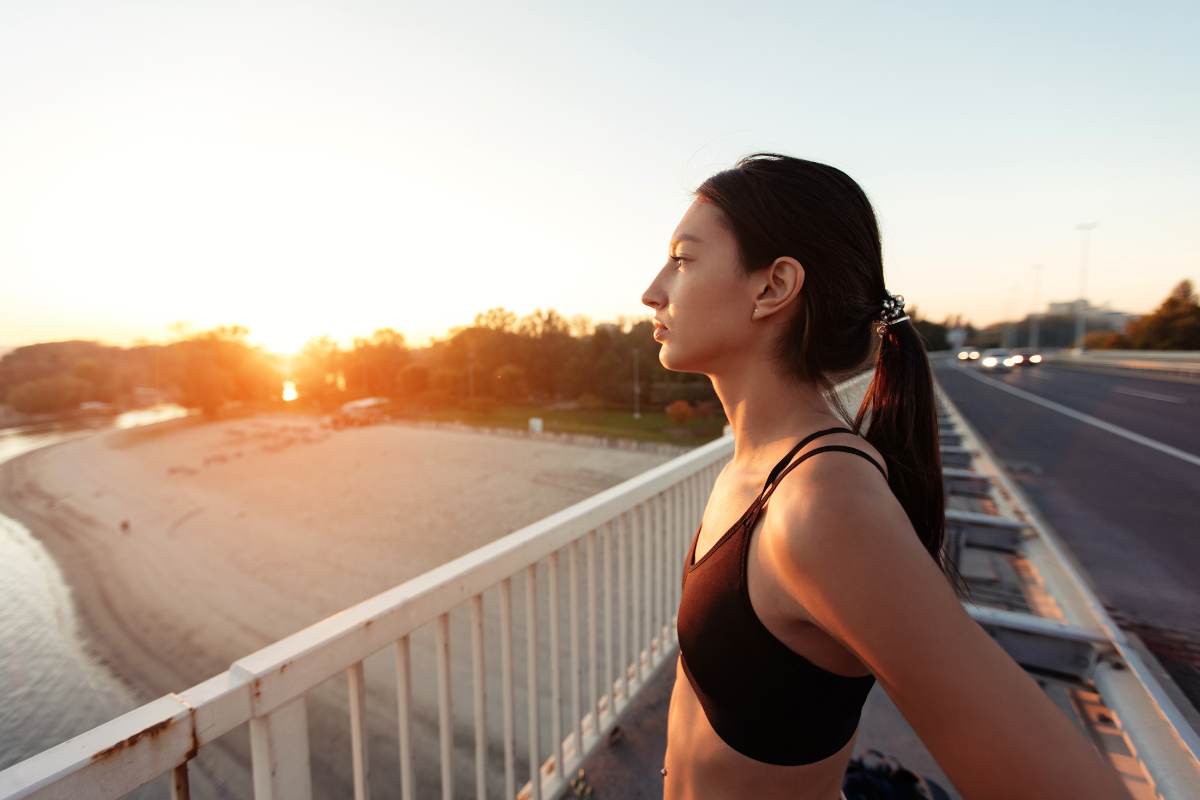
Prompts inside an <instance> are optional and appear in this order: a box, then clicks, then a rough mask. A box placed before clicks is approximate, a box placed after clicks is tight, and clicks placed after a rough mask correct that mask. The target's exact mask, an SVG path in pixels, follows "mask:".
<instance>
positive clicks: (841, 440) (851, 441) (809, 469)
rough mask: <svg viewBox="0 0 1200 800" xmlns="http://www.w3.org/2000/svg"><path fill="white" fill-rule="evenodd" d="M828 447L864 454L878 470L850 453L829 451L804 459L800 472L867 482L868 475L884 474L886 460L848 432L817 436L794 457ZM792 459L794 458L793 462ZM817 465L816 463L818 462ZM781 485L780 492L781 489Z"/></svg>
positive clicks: (869, 444) (855, 434) (886, 469)
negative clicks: (858, 478)
mask: <svg viewBox="0 0 1200 800" xmlns="http://www.w3.org/2000/svg"><path fill="white" fill-rule="evenodd" d="M839 427H844V426H839ZM828 445H840V446H842V447H850V448H853V449H855V450H857V451H859V452H860V453H862V454H863V455H866V456H867V457H868V458H870V459H871V460H872V461H874V462H875V463H876V464H878V465H879V469H875V468H874V467H872V466H871V465H870V464H868V463H866V461H864V460H863V458H862V456H859V455H854V454H852V453H844V455H843V452H844V451H839V450H833V451H824V452H821V453H817V454H816V455H814V456H812V457H810V458H808V459H805V464H804V471H805V472H806V473H808V474H810V475H819V476H822V477H830V476H831V474H832V475H837V476H838V477H852V476H855V475H859V474H861V475H862V476H864V477H865V479H867V480H869V479H870V475H871V474H874V476H875V478H876V479H878V478H879V477H880V471H881V470H882V472H883V477H884V478H886V477H887V475H888V465H887V461H886V460H885V459H884V458H883V454H882V453H880V452H879V450H877V449H876V448H875V446H874V445H873V444H871V443H870V442H868V441H867V440H866V438H864V437H863V436H860V435H859V434H857V433H854V432H852V431H847V432H845V433H842V432H837V433H829V434H826V435H824V436H821V437H819V438H817V439H814V440H813V441H811V442H809V443H808V444H807V445H805V447H804V449H802V450H801V451H800V452H799V453H798V454H797V457H802V456H803V455H804V454H805V453H806V452H809V451H813V450H816V449H817V448H820V447H826V446H828ZM793 460H794V459H793ZM818 462H819V463H818ZM856 467H866V470H862V469H856ZM782 488H783V487H782V486H781V487H780V489H781V490H782Z"/></svg>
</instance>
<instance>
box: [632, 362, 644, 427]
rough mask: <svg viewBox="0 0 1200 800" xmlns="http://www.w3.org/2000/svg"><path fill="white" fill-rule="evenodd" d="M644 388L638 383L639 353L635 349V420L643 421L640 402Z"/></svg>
mask: <svg viewBox="0 0 1200 800" xmlns="http://www.w3.org/2000/svg"><path fill="white" fill-rule="evenodd" d="M641 394H642V386H641V384H640V383H638V351H637V348H636V347H635V348H633V418H634V419H641V418H642V412H641V408H640V404H639V402H638V400H639V399H640V398H641Z"/></svg>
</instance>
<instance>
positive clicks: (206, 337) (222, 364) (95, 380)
mask: <svg viewBox="0 0 1200 800" xmlns="http://www.w3.org/2000/svg"><path fill="white" fill-rule="evenodd" d="M910 316H912V318H913V320H914V323H915V324H916V325H917V327H918V329H919V330H920V331H921V333H922V335H923V336H924V337H925V339H926V342H927V347H928V348H929V349H930V350H937V349H944V348H945V347H946V330H947V326H946V325H945V324H939V323H935V322H931V321H929V320H924V319H921V318H920V317H919V314H918V312H917V309H915V308H913V309H911V310H910ZM652 332H653V322H651V321H650V320H648V319H638V320H634V319H631V318H627V317H620V318H618V320H617V321H616V322H602V323H596V324H593V323H592V321H591V320H589V319H588V318H587V317H585V316H576V317H573V318H571V319H569V320H568V319H566V318H564V317H563V316H562V315H560V314H559V313H558V312H556V311H554V310H543V309H538V310H536V311H534V312H533V313H531V314H529V315H527V316H524V317H518V316H517V315H516V314H515V313H513V312H512V311H509V310H507V309H505V308H503V307H497V308H492V309H489V310H487V311H484V312H482V313H479V314H477V315H476V316H475V319H474V321H473V322H472V324H470V325H464V326H460V327H456V328H452V329H450V330H449V331H448V333H447V334H446V335H445V336H444V337H441V338H435V339H434V341H433V342H432V343H430V345H429V346H427V347H422V348H414V347H411V346H410V345H409V344H408V343H407V342H406V341H405V338H404V336H403V334H401V333H399V332H398V331H396V330H394V329H392V328H381V329H379V330H376V331H375V332H374V333H372V334H371V335H370V336H367V337H363V338H356V339H355V340H354V343H353V346H351V347H349V348H343V347H342V346H340V345H339V344H338V343H337V342H335V341H334V340H332V339H330V338H329V337H327V336H323V337H317V338H314V339H311V340H309V341H308V342H307V343H306V344H305V346H304V347H303V348H302V350H301V351H300V352H299V353H298V354H296V355H294V356H291V357H286V356H280V355H277V354H273V353H269V352H267V351H265V350H264V349H263V348H261V347H258V346H254V345H252V344H250V343H249V342H248V341H247V336H248V334H249V330H248V329H247V328H245V327H242V326H239V325H231V326H222V327H217V328H214V329H212V330H209V331H205V332H202V333H197V334H192V335H187V336H181V337H180V338H179V339H177V340H176V341H172V342H169V343H166V344H139V345H136V346H133V347H116V346H109V345H105V344H101V343H99V342H94V341H87V340H72V341H63V342H45V343H39V344H33V345H28V346H25V347H19V348H16V349H15V350H12V351H10V352H8V353H7V354H5V355H4V357H3V358H0V405H5V406H7V407H8V409H9V413H10V414H12V413H13V412H15V413H16V414H19V415H64V414H70V413H77V412H78V410H79V408H80V405H81V404H85V403H95V404H106V405H107V406H111V407H112V408H114V409H116V410H120V409H125V408H131V407H136V406H138V405H145V404H147V403H148V402H149V400H148V398H154V399H160V400H164V401H167V402H175V403H179V404H180V405H183V406H185V407H187V408H191V409H198V410H200V411H202V412H204V413H205V414H208V415H209V416H217V415H219V414H220V413H221V412H222V410H224V409H227V408H229V407H231V406H233V407H245V408H253V409H268V408H273V407H274V408H278V407H282V406H284V405H285V401H284V399H283V395H282V391H281V388H282V385H283V382H284V381H285V380H290V381H292V382H293V383H294V388H295V391H296V393H297V395H298V398H297V399H296V401H295V405H299V406H302V407H307V408H311V409H315V410H329V409H332V408H336V407H337V406H338V405H340V404H341V403H344V402H346V401H347V400H353V399H358V398H362V397H385V398H390V399H392V400H394V401H396V403H397V404H398V405H400V406H405V405H407V406H410V407H412V408H414V409H430V408H445V407H464V408H475V409H487V408H489V407H491V406H494V405H495V404H498V403H527V404H532V405H544V404H547V403H559V402H564V401H567V402H574V403H577V404H578V405H580V406H584V407H605V408H632V407H633V405H634V402H635V399H634V393H635V381H636V385H637V389H638V397H637V402H638V403H639V404H640V406H641V408H643V409H646V410H649V409H657V410H661V409H664V408H665V407H666V406H667V405H669V404H671V403H673V402H676V401H679V400H685V401H688V402H689V403H691V404H693V405H695V404H699V403H705V404H709V405H711V404H713V403H715V402H716V395H715V394H714V393H713V390H712V386H711V384H710V382H709V380H708V378H707V377H706V376H704V375H697V374H690V373H678V372H670V371H668V370H666V369H664V368H663V367H662V366H661V365H660V364H659V362H658V350H659V344H658V343H657V342H656V341H654V338H653V336H652V335H651V334H652ZM635 373H636V374H635Z"/></svg>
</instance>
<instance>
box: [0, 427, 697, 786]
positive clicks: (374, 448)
mask: <svg viewBox="0 0 1200 800" xmlns="http://www.w3.org/2000/svg"><path fill="white" fill-rule="evenodd" d="M452 426H453V427H454V428H456V429H448V428H451V427H452ZM561 436H569V437H570V438H571V440H572V441H556V440H555V439H559V438H561V437H560V436H559V435H556V436H548V435H547V434H536V435H533V436H530V435H528V434H527V433H526V432H523V431H516V432H512V433H510V432H508V431H504V432H503V434H502V435H488V433H487V432H481V431H478V430H476V429H472V428H470V427H469V426H465V425H460V426H454V425H453V424H446V423H435V424H432V425H431V424H428V423H419V424H411V423H408V422H407V421H396V423H395V424H392V423H381V424H378V425H374V426H368V427H363V428H352V429H346V430H342V431H339V432H336V433H334V432H331V431H325V430H322V429H320V427H319V425H317V424H316V423H315V422H308V423H297V420H296V417H295V416H294V415H290V414H278V415H275V414H265V415H256V416H253V417H240V418H237V419H232V420H216V421H211V422H208V421H203V420H197V419H195V418H193V417H188V418H181V419H175V420H168V421H165V422H162V423H157V424H154V425H150V426H146V427H145V428H133V429H126V430H108V431H103V432H100V433H97V434H95V435H92V436H87V437H82V438H79V439H71V440H68V441H65V442H59V443H56V444H53V445H49V446H47V447H45V448H39V449H37V450H34V451H31V452H29V453H25V454H23V455H21V456H18V457H16V458H14V459H11V460H10V461H7V462H5V463H3V464H0V513H4V514H6V515H8V516H10V517H12V518H13V519H15V520H17V521H18V522H20V523H21V524H23V525H25V526H26V527H27V528H28V529H29V531H30V533H31V534H32V535H33V536H34V537H35V538H36V539H37V540H38V541H39V542H41V543H42V545H43V546H44V547H45V548H46V550H47V551H48V552H49V554H50V555H51V557H52V558H53V560H54V562H55V563H56V564H57V565H58V568H59V570H61V572H62V574H63V578H64V580H65V582H66V584H67V586H68V589H69V592H70V596H71V603H72V605H73V607H74V611H75V613H76V614H77V619H78V623H79V624H78V627H79V629H80V634H81V640H82V643H83V645H84V647H85V648H86V650H87V652H88V653H89V654H90V655H91V656H92V657H93V658H95V659H96V661H97V662H99V663H100V664H101V665H102V666H103V667H104V668H105V669H106V670H107V671H108V672H110V673H112V674H113V675H114V676H115V677H116V678H117V679H118V680H119V681H120V683H121V684H123V685H125V686H126V687H127V688H128V690H129V692H130V694H131V696H133V697H135V698H137V700H138V702H139V703H144V702H148V701H150V700H153V699H155V698H157V697H160V696H162V695H163V694H165V693H168V692H177V691H181V690H182V689H186V688H188V687H190V686H193V685H195V684H197V683H200V682H201V681H203V680H206V679H207V678H209V677H211V676H212V675H215V674H219V673H220V672H223V671H224V670H226V669H228V668H229V665H230V664H232V663H233V662H234V661H236V660H237V659H239V658H241V657H243V656H245V655H248V654H249V653H251V652H254V651H255V650H257V649H259V648H260V647H263V646H265V645H267V644H269V643H271V642H273V641H276V640H278V639H279V638H282V637H283V636H286V635H288V634H290V633H293V632H295V631H296V630H299V629H301V628H303V627H306V626H307V625H310V624H312V623H314V622H317V621H319V620H320V619H323V618H325V617H327V616H329V615H331V614H333V613H336V612H338V611H341V610H342V609H344V608H347V607H349V606H351V605H354V604H355V603H358V602H361V601H362V600H366V599H367V598H369V597H371V596H374V595H375V594H377V593H379V592H380V591H383V590H385V589H388V588H391V587H392V586H395V585H396V584H398V583H401V582H403V581H404V580H407V579H408V578H411V577H415V576H416V575H419V574H421V573H423V572H425V571H427V570H428V569H431V568H433V567H435V566H438V565H440V564H441V563H445V562H446V561H448V560H450V559H452V558H454V557H457V556H458V555H461V554H462V553H465V552H469V551H470V550H473V549H475V548H477V547H479V546H482V545H483V544H486V543H488V542H490V541H492V540H494V539H496V538H498V537H499V536H503V535H505V534H507V533H510V532H511V531H513V530H516V529H518V528H520V527H522V526H524V525H526V524H529V523H531V522H534V521H536V520H537V519H541V518H543V517H545V516H547V515H549V514H551V513H553V512H555V511H557V510H560V509H562V508H564V507H566V506H568V505H571V504H572V503H574V502H578V501H579V500H581V499H584V498H586V497H588V496H591V495H593V494H595V493H596V492H598V491H602V490H603V489H605V488H607V487H609V486H612V485H614V484H616V483H619V482H620V481H622V480H625V479H627V478H629V477H632V476H633V475H636V474H640V473H641V472H644V471H645V470H646V469H649V468H651V467H653V466H655V465H657V464H659V463H663V462H665V461H668V460H670V459H671V458H672V457H674V455H673V454H671V453H669V452H668V453H664V452H646V450H647V449H648V448H644V447H642V446H641V445H645V444H647V443H644V442H639V443H637V444H638V445H639V446H634V447H622V446H620V445H617V446H612V445H609V446H598V445H597V439H596V437H580V436H575V435H561ZM582 440H591V441H589V442H588V443H587V444H583V441H582ZM650 444H653V445H654V447H655V449H660V448H663V447H669V448H672V449H673V450H676V451H678V452H683V451H685V450H686V449H688V448H680V447H677V446H671V445H659V444H657V443H650ZM581 456H583V457H581ZM397 487H400V488H399V490H398V488H397ZM464 487H465V488H464ZM122 523H128V524H127V526H123V524H122ZM322 688H324V687H322ZM314 694H321V695H324V693H323V692H321V691H320V690H318V691H317V692H314ZM331 697H333V695H330V696H328V697H324V696H323V697H321V698H314V705H315V706H321V705H323V704H324V703H325V702H327V701H328V702H333V701H332V700H330V699H329V698H331ZM343 724H344V723H342V722H340V721H332V722H331V723H330V725H329V727H328V730H325V724H324V723H317V726H316V730H315V731H314V733H315V737H314V748H315V747H316V743H317V742H319V741H321V740H322V739H323V738H329V739H330V740H337V739H339V738H340V728H341V727H342V726H343ZM239 738H240V739H243V740H245V739H247V738H248V737H246V736H245V735H244V734H242V735H241V736H237V735H235V734H230V736H229V737H228V739H229V740H230V742H229V744H230V746H224V744H225V740H222V743H219V744H218V746H217V747H214V748H205V751H214V752H212V753H208V752H204V753H202V756H203V757H202V758H201V759H198V760H197V762H194V763H195V766H196V767H197V768H198V769H193V770H192V772H193V773H194V774H195V773H197V772H201V773H205V774H204V775H203V776H201V775H196V776H195V777H198V778H199V777H203V780H202V781H200V782H199V783H200V784H201V785H197V786H196V787H195V788H197V789H200V790H201V793H202V794H204V795H206V796H207V795H213V796H226V795H225V790H224V789H222V788H221V787H222V786H230V785H232V784H233V783H236V784H239V785H240V784H242V781H243V780H244V778H245V775H246V770H247V769H248V762H247V761H246V760H245V756H244V753H243V752H241V751H242V749H243V748H242V747H241V746H240V745H239V743H238V741H237V740H238V739H239ZM333 761H335V762H336V761H337V759H333ZM322 762H323V759H319V760H317V759H315V760H314V779H318V776H319V773H321V772H322V771H324V770H327V769H328V770H329V771H331V772H332V773H333V774H332V775H327V776H325V778H324V779H322V780H321V781H320V782H322V783H327V781H333V782H335V783H336V781H337V780H340V779H341V777H342V773H343V772H344V769H345V768H348V763H347V764H346V765H341V764H340V763H332V764H323V763H322ZM231 782H232V783H231ZM204 784H207V785H208V787H207V788H206V789H205V788H202V786H203V785H204ZM327 785H330V784H328V783H327ZM237 794H238V793H237V792H235V793H234V795H233V796H236V795H237Z"/></svg>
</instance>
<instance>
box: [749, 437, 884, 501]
mask: <svg viewBox="0 0 1200 800" xmlns="http://www.w3.org/2000/svg"><path fill="white" fill-rule="evenodd" d="M828 450H833V451H836V452H839V453H854V454H855V455H859V456H862V457H863V458H865V459H866V460H867V461H870V462H871V464H872V466H874V467H875V469H877V470H879V474H880V475H882V476H883V479H884V480H885V481H886V480H887V473H886V472H884V471H883V467H881V466H879V462H877V461H876V460H875V459H873V458H871V457H870V456H869V455H867V454H866V453H864V452H863V451H862V450H859V449H858V448H856V447H847V446H846V445H842V444H826V445H821V446H820V447H814V448H813V449H812V450H809V451H808V452H807V453H805V454H804V455H802V456H800V457H799V458H797V459H796V460H795V461H793V462H792V463H791V464H788V467H787V469H785V470H784V471H783V472H782V473H781V474H780V475H779V479H778V480H776V481H775V485H774V486H771V487H770V489H769V491H767V492H766V494H760V495H759V499H758V501H757V502H760V503H763V504H765V503H766V502H767V498H769V497H770V496H771V492H774V491H775V488H776V487H777V486H779V481H782V480H783V477H784V475H787V474H788V473H789V472H791V471H792V469H793V468H795V467H797V466H799V465H800V463H801V462H802V461H804V460H805V459H806V458H809V457H810V456H815V455H816V454H817V453H824V452H826V451H828Z"/></svg>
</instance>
